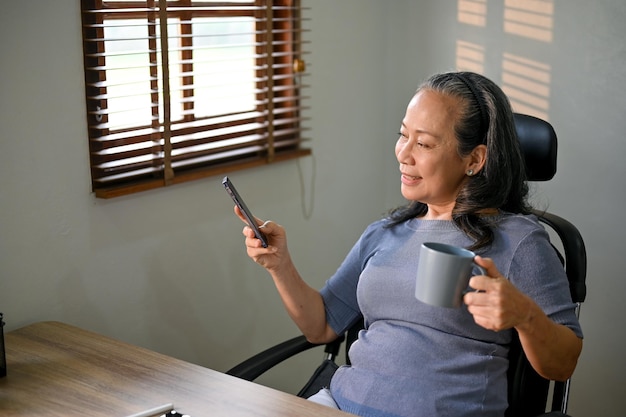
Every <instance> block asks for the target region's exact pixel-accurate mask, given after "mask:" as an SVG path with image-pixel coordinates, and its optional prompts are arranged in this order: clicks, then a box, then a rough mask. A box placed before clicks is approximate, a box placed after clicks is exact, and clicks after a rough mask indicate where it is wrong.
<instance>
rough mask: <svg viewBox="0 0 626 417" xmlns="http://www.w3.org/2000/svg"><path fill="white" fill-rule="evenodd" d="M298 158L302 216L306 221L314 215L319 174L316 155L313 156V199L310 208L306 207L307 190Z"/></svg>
mask: <svg viewBox="0 0 626 417" xmlns="http://www.w3.org/2000/svg"><path fill="white" fill-rule="evenodd" d="M300 159H302V158H298V159H297V161H296V164H297V165H298V177H299V178H300V204H301V206H302V215H303V216H304V219H305V220H310V219H311V216H312V215H313V207H314V206H315V176H316V173H317V170H316V165H315V154H311V190H310V194H311V199H310V201H309V207H308V208H307V205H306V190H305V184H304V174H303V172H302V165H301V163H300Z"/></svg>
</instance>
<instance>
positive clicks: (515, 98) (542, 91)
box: [502, 53, 552, 121]
mask: <svg viewBox="0 0 626 417" xmlns="http://www.w3.org/2000/svg"><path fill="white" fill-rule="evenodd" d="M551 71H552V68H551V67H550V65H548V64H545V63H543V62H538V61H533V60H531V59H527V58H523V57H521V56H517V55H513V54H510V53H505V54H504V57H503V60H502V90H503V91H504V92H505V93H506V95H507V96H508V97H509V100H511V106H512V107H513V111H514V112H516V113H524V114H529V115H531V116H535V117H539V118H541V119H544V120H546V121H547V120H548V114H549V110H550V82H551Z"/></svg>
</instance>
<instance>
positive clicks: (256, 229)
mask: <svg viewBox="0 0 626 417" xmlns="http://www.w3.org/2000/svg"><path fill="white" fill-rule="evenodd" d="M222 185H223V186H224V188H225V189H226V192H227V193H228V194H229V195H230V197H231V198H232V199H233V201H234V202H235V204H236V205H237V207H239V210H241V212H242V213H243V216H244V217H245V218H246V221H247V222H248V226H250V228H251V229H252V230H254V234H255V235H256V237H257V239H259V240H260V241H261V245H263V247H264V248H267V238H266V237H265V235H264V234H263V232H261V231H260V230H259V226H258V225H257V224H256V221H255V220H254V216H253V215H252V213H251V212H250V210H249V209H248V206H246V203H244V202H243V200H242V199H241V196H240V195H239V193H238V192H237V190H236V189H235V186H234V185H233V183H232V182H231V181H230V179H229V178H228V176H226V177H224V179H223V180H222Z"/></svg>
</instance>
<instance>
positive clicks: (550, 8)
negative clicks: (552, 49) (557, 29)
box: [504, 0, 554, 42]
mask: <svg viewBox="0 0 626 417" xmlns="http://www.w3.org/2000/svg"><path fill="white" fill-rule="evenodd" d="M553 27H554V0H505V2H504V31H505V32H506V33H510V34H513V35H518V36H522V37H525V38H530V39H534V40H538V41H542V42H552V37H553V35H552V29H553Z"/></svg>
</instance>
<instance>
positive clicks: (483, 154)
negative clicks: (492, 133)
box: [467, 145, 487, 175]
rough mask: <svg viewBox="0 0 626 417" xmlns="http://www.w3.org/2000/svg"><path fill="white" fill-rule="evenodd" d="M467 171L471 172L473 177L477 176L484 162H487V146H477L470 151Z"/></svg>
mask: <svg viewBox="0 0 626 417" xmlns="http://www.w3.org/2000/svg"><path fill="white" fill-rule="evenodd" d="M469 156H470V159H469V165H468V168H467V169H468V170H472V172H473V173H474V175H476V174H478V173H479V172H480V170H481V169H483V167H484V166H485V162H487V146H486V145H478V146H477V147H475V148H474V150H472V152H471V153H470V155H469Z"/></svg>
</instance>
